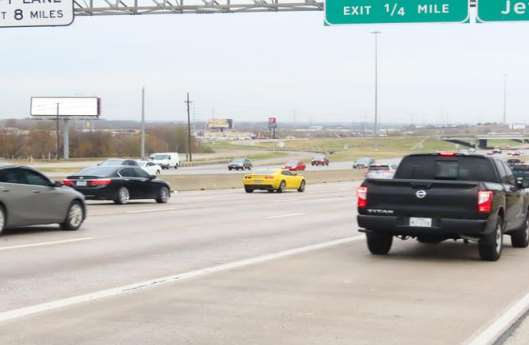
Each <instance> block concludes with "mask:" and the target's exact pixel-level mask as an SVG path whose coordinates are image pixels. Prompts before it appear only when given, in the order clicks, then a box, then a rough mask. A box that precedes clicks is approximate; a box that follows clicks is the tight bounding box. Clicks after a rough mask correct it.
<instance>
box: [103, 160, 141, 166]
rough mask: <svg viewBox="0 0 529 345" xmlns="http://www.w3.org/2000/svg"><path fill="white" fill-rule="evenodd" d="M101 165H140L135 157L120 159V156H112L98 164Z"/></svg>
mask: <svg viewBox="0 0 529 345" xmlns="http://www.w3.org/2000/svg"><path fill="white" fill-rule="evenodd" d="M98 165H99V166H103V167H104V166H110V167H111V166H120V165H129V166H133V167H137V166H139V164H138V162H137V161H135V160H134V159H119V158H110V159H107V160H105V161H102V162H101V163H99V164H98Z"/></svg>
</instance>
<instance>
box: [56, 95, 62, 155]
mask: <svg viewBox="0 0 529 345" xmlns="http://www.w3.org/2000/svg"><path fill="white" fill-rule="evenodd" d="M59 107H60V104H59V103H57V118H56V121H55V122H56V123H55V126H56V128H55V129H56V135H57V146H56V150H55V154H56V155H57V160H59V159H60V153H59V152H60V148H61V135H60V134H59V130H60V129H59V115H60V113H59Z"/></svg>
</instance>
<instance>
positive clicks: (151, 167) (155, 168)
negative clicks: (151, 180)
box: [137, 160, 162, 175]
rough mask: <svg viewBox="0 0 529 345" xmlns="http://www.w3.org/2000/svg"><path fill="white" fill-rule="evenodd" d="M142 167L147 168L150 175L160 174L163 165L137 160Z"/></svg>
mask: <svg viewBox="0 0 529 345" xmlns="http://www.w3.org/2000/svg"><path fill="white" fill-rule="evenodd" d="M137 162H138V165H139V166H140V168H142V169H143V170H145V171H146V172H147V173H148V174H149V175H160V174H161V173H162V167H161V166H159V165H158V164H156V163H154V162H151V161H143V160H139V161H137Z"/></svg>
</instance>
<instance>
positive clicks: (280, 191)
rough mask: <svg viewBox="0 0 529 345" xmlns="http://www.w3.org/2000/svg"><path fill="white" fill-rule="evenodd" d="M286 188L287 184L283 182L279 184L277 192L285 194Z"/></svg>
mask: <svg viewBox="0 0 529 345" xmlns="http://www.w3.org/2000/svg"><path fill="white" fill-rule="evenodd" d="M286 186H287V184H286V183H285V181H281V183H280V184H279V188H278V189H277V192H278V193H283V192H284V191H285V188H286Z"/></svg>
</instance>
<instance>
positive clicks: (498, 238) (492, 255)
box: [478, 218, 503, 261]
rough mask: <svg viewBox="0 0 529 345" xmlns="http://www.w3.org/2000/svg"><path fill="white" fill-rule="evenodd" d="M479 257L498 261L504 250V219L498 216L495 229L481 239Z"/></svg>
mask: <svg viewBox="0 0 529 345" xmlns="http://www.w3.org/2000/svg"><path fill="white" fill-rule="evenodd" d="M478 248H479V257H480V258H481V260H484V261H497V260H498V259H499V258H500V256H501V252H502V250H503V220H502V219H501V218H498V221H497V223H496V227H495V229H494V231H493V232H492V233H491V234H489V235H487V236H485V237H484V238H482V239H481V240H480V241H479V245H478Z"/></svg>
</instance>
